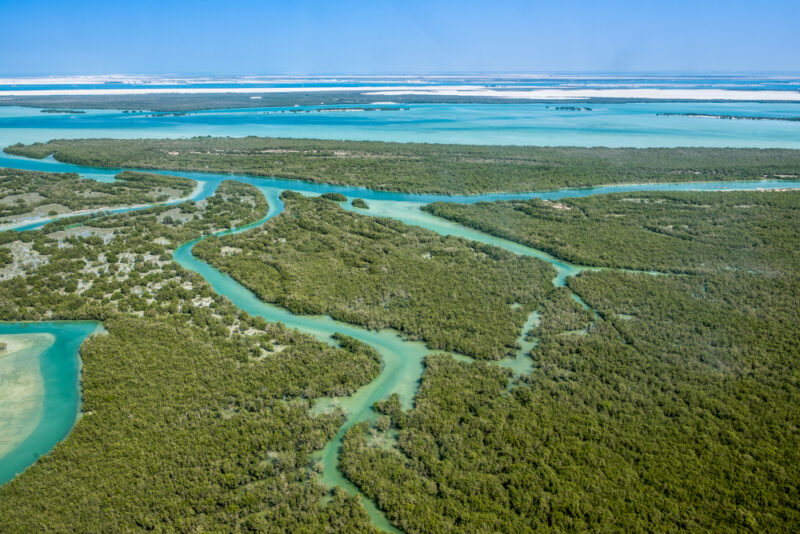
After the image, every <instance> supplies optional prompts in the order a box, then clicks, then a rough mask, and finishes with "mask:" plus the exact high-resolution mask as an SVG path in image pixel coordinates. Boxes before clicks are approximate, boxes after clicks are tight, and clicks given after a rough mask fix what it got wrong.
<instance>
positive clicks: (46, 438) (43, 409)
mask: <svg viewBox="0 0 800 534" xmlns="http://www.w3.org/2000/svg"><path fill="white" fill-rule="evenodd" d="M99 327H100V325H99V323H96V322H93V321H74V322H72V321H70V322H66V321H64V322H61V321H57V322H47V323H0V338H3V340H2V341H3V342H8V341H9V340H13V341H20V342H21V343H20V344H21V345H22V347H21V350H18V351H15V352H13V353H12V352H11V351H8V352H9V354H8V355H7V356H3V355H2V354H0V402H3V404H5V402H4V401H9V402H11V401H13V402H14V404H15V406H8V405H4V406H3V407H2V408H0V430H5V431H6V432H8V434H6V435H5V436H0V447H3V446H4V445H5V447H3V450H0V452H3V451H5V455H4V456H2V462H0V484H2V483H4V482H7V481H9V480H11V479H12V478H14V476H15V475H16V474H18V473H20V472H21V471H22V470H24V469H25V468H26V467H28V466H29V465H30V464H31V463H33V462H34V461H35V460H36V458H38V457H39V456H41V455H42V454H46V453H48V452H49V451H50V450H51V449H52V448H53V447H54V446H55V445H56V443H58V442H59V441H61V440H62V439H64V438H65V437H66V436H67V434H68V433H69V431H70V430H71V429H72V426H73V425H74V424H75V421H76V420H77V417H78V414H79V411H80V388H79V383H78V380H79V375H80V366H81V364H80V359H79V357H78V348H79V347H80V345H81V343H83V341H84V340H85V339H86V338H87V337H88V336H89V335H90V334H92V333H95V332H97V331H98V329H99ZM13 341H12V342H13ZM9 347H10V348H12V345H11V343H9ZM6 397H8V398H6Z"/></svg>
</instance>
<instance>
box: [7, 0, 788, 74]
mask: <svg viewBox="0 0 800 534" xmlns="http://www.w3.org/2000/svg"><path fill="white" fill-rule="evenodd" d="M2 7H3V19H4V28H3V32H2V34H0V46H1V47H2V48H3V49H4V50H6V51H11V50H13V53H4V54H3V55H2V56H0V74H3V75H6V76H8V75H15V76H25V75H43V74H59V75H77V74H92V73H151V74H176V73H182V75H187V74H189V73H191V74H205V75H208V74H209V73H214V74H216V75H231V74H243V73H261V74H264V75H266V74H278V75H279V74H286V73H315V74H321V75H326V74H329V73H341V72H347V73H350V74H365V73H372V74H377V75H390V74H392V73H410V74H419V73H431V74H435V73H442V74H443V73H523V72H525V73H553V72H560V73H586V74H588V73H618V74H619V73H626V74H627V73H630V74H635V73H663V74H667V75H669V74H674V75H677V74H678V73H686V74H708V73H726V74H738V73H765V72H768V73H795V72H800V56H798V55H797V54H796V53H795V51H796V50H798V49H800V34H799V33H798V32H797V31H796V28H797V20H798V19H797V15H796V6H795V4H794V3H793V2H789V1H788V0H767V1H764V2H760V3H759V4H758V8H757V9H755V8H754V7H753V5H752V3H749V2H744V1H732V2H721V1H711V2H703V3H700V4H698V3H696V2H690V1H688V0H677V1H675V2H671V3H668V4H652V3H642V2H635V1H632V0H612V1H610V2H606V3H603V4H602V5H598V4H596V3H594V2H589V1H586V0H578V1H576V2H573V3H571V4H569V5H567V6H556V5H553V4H550V3H537V2H524V1H518V0H498V1H497V2H493V3H492V4H491V5H487V4H485V3H483V2H474V1H472V2H471V1H467V2H458V3H457V2H453V1H452V0H445V1H441V2H435V3H431V2H417V1H413V0H412V1H409V2H402V3H400V2H383V3H366V2H359V1H357V0H344V1H343V2H339V3H337V4H335V5H331V4H329V3H327V2H320V1H306V2H297V3H291V4H286V3H274V2H266V3H265V2H255V1H250V0H248V1H236V0H233V1H231V2H227V3H226V5H225V9H220V7H219V6H218V5H215V3H213V2H207V1H202V0H201V1H195V2H186V1H177V2H170V3H164V2H155V1H153V0H142V1H141V2H138V3H136V4H129V3H125V4H117V3H110V2H99V1H97V0H88V1H86V2H80V3H78V2H54V1H52V0H40V1H34V2H24V3H18V2H5V3H4V4H3V5H2ZM184 73H185V74H184Z"/></svg>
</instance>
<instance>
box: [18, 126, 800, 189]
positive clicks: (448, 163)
mask: <svg viewBox="0 0 800 534" xmlns="http://www.w3.org/2000/svg"><path fill="white" fill-rule="evenodd" d="M5 151H6V152H8V153H9V154H15V155H20V156H27V157H32V158H44V157H46V156H49V155H50V154H53V155H54V157H55V158H56V159H57V160H59V161H64V162H67V163H74V164H79V165H92V166H102V167H127V168H140V169H169V170H183V171H199V172H204V171H205V172H217V173H240V174H249V175H254V176H270V177H277V178H286V179H295V180H304V181H309V182H316V183H331V184H340V185H354V186H363V187H368V188H371V189H376V190H388V191H401V192H411V193H436V194H478V193H487V192H497V191H504V192H515V191H537V190H538V191H541V190H548V189H557V188H564V187H585V186H593V185H603V184H619V183H652V182H688V181H698V180H703V181H725V180H760V179H765V178H781V177H787V176H789V177H790V176H798V175H800V150H788V149H740V148H736V149H727V148H643V149H633V148H578V147H519V146H485V145H446V144H418V143H383V142H368V141H326V140H311V139H282V138H262V137H245V138H227V137H226V138H215V137H195V138H191V139H134V140H114V139H78V140H54V141H50V142H47V143H33V144H30V145H23V144H16V145H13V146H10V147H7V148H6V149H5Z"/></svg>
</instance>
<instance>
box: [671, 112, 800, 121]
mask: <svg viewBox="0 0 800 534" xmlns="http://www.w3.org/2000/svg"><path fill="white" fill-rule="evenodd" d="M656 115H659V116H662V117H701V118H706V119H728V120H743V121H792V122H796V121H800V117H765V116H763V115H762V116H747V115H717V114H713V113H656Z"/></svg>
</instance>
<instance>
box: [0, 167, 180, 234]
mask: <svg viewBox="0 0 800 534" xmlns="http://www.w3.org/2000/svg"><path fill="white" fill-rule="evenodd" d="M194 187H195V182H194V180H190V179H188V178H181V177H178V176H162V175H158V174H149V173H141V172H132V171H126V172H122V173H120V174H118V175H117V176H116V180H114V181H113V182H98V181H95V180H88V179H86V180H84V179H81V178H80V177H79V176H78V175H77V174H75V173H50V172H37V171H23V170H19V169H8V168H0V221H2V220H8V219H12V218H19V217H20V216H22V215H26V214H31V213H32V212H33V211H34V210H35V209H36V208H40V207H50V209H52V210H56V209H61V210H62V211H76V210H82V209H88V208H98V207H113V206H130V205H137V204H148V203H153V202H163V201H166V200H170V199H176V198H181V197H185V196H188V195H189V194H190V193H191V192H192V190H193V189H194ZM42 215H47V214H46V213H43V214H42Z"/></svg>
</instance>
